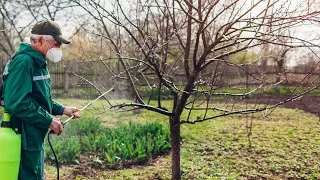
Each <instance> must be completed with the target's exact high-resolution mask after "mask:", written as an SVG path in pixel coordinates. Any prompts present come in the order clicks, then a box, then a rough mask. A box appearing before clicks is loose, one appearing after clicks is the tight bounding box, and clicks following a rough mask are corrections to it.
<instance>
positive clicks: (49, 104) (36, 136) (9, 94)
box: [2, 43, 64, 151]
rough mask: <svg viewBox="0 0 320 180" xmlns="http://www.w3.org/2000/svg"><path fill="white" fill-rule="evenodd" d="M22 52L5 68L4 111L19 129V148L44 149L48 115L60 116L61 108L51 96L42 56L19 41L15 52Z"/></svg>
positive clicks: (3, 86) (48, 78)
mask: <svg viewBox="0 0 320 180" xmlns="http://www.w3.org/2000/svg"><path fill="white" fill-rule="evenodd" d="M21 51H23V53H21V54H20V53H18V55H16V57H15V58H14V59H12V60H11V61H10V62H8V63H7V65H6V67H5V70H4V74H3V81H2V84H3V85H2V91H3V97H4V106H5V109H4V110H5V112H8V113H10V114H11V118H10V121H11V124H12V126H13V128H18V129H19V131H20V132H21V142H22V144H21V145H22V149H25V150H28V151H39V150H42V149H43V141H44V138H45V136H46V134H47V132H48V128H49V126H50V123H51V121H52V118H53V117H52V116H51V115H62V114H63V110H64V107H63V106H62V105H61V104H59V103H57V102H54V101H52V99H51V85H50V75H49V72H48V69H47V62H46V60H45V58H44V57H43V56H42V55H41V54H40V53H39V52H38V51H36V50H34V49H33V48H32V46H30V45H29V44H25V43H21V44H20V47H19V50H18V51H17V52H21ZM17 52H16V53H17Z"/></svg>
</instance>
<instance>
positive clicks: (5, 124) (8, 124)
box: [1, 121, 11, 128]
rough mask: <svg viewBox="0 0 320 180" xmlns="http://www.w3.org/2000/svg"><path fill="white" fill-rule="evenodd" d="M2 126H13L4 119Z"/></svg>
mask: <svg viewBox="0 0 320 180" xmlns="http://www.w3.org/2000/svg"><path fill="white" fill-rule="evenodd" d="M1 127H6V128H11V123H10V122H5V121H3V122H2V123H1Z"/></svg>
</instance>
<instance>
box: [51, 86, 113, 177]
mask: <svg viewBox="0 0 320 180" xmlns="http://www.w3.org/2000/svg"><path fill="white" fill-rule="evenodd" d="M111 91H114V89H113V88H111V89H109V90H108V91H106V92H104V93H102V94H101V95H100V96H99V97H97V98H96V99H95V100H93V101H91V102H89V103H88V104H87V105H85V106H84V107H83V108H82V109H80V111H83V110H85V109H87V108H88V107H89V106H91V105H92V104H93V103H94V102H96V101H97V100H98V99H100V98H102V97H103V96H104V95H106V94H108V93H109V92H111ZM73 118H74V116H71V117H69V118H68V119H67V120H65V121H64V122H62V123H61V124H62V126H63V127H64V125H65V124H67V123H68V122H69V121H70V120H71V119H73ZM53 133H54V132H53V130H50V131H49V134H48V142H49V145H50V148H51V150H52V152H53V155H54V157H55V161H56V168H57V180H59V179H60V178H59V163H58V159H57V156H56V153H55V152H54V150H53V147H52V145H51V142H50V135H51V134H53Z"/></svg>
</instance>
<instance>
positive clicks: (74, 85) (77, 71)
mask: <svg viewBox="0 0 320 180" xmlns="http://www.w3.org/2000/svg"><path fill="white" fill-rule="evenodd" d="M6 63H7V59H4V58H2V59H0V64H1V68H0V73H1V74H2V73H3V69H4V67H5V65H6ZM215 66H217V65H215V64H213V65H212V67H211V68H210V67H209V68H207V70H206V71H205V72H203V73H202V74H201V75H200V76H201V78H202V80H204V81H207V82H210V81H211V79H210V78H212V76H211V75H209V74H210V73H211V74H212V72H210V70H211V71H212V70H214V69H219V72H218V71H217V72H215V73H217V74H220V75H221V78H220V79H219V81H217V82H216V84H215V85H224V84H237V85H247V86H250V85H255V84H257V83H258V81H255V80H254V78H252V77H251V76H249V73H250V74H253V75H257V76H259V77H261V76H263V78H264V79H266V80H269V81H271V82H272V81H274V82H275V79H276V77H278V75H279V73H278V72H277V70H276V69H277V68H275V67H269V68H267V69H265V68H264V70H263V71H264V74H262V73H261V72H263V71H262V70H261V69H260V68H261V67H259V66H244V67H242V68H239V67H232V66H221V67H219V68H215ZM48 68H49V71H50V76H51V83H52V84H51V86H52V96H53V97H71V98H86V97H89V98H91V97H95V96H97V95H98V93H99V92H98V91H97V90H96V89H101V90H104V89H108V88H110V87H111V86H114V85H117V88H118V89H117V91H118V93H117V94H118V95H119V97H118V98H123V97H126V96H127V95H128V86H129V85H128V84H126V83H123V82H120V81H118V82H116V84H115V81H114V80H112V77H113V74H112V73H111V72H110V71H112V70H114V69H115V68H117V64H116V63H115V61H113V60H109V61H108V60H107V61H106V62H102V61H87V62H77V61H63V62H60V63H51V62H48ZM309 71H310V67H306V68H305V69H303V70H302V69H301V68H300V69H299V68H296V69H293V70H291V71H288V72H286V73H283V74H282V77H281V78H282V79H285V78H287V80H286V81H283V83H282V84H283V85H297V83H300V81H301V80H302V79H303V78H305V76H306V74H307V73H308V72H309ZM319 75H320V72H319V71H318V70H316V71H313V72H312V73H310V76H309V79H310V78H316V77H319ZM152 76H153V77H152ZM150 77H151V78H150ZM288 77H289V78H288ZM173 78H174V79H173V80H174V81H175V82H177V84H178V85H179V84H180V85H181V84H184V83H185V82H186V79H185V75H184V74H183V72H180V73H179V72H178V71H176V72H175V76H174V77H173ZM148 80H149V81H150V83H154V82H155V81H156V78H155V75H154V74H149V79H148ZM89 82H90V83H89ZM137 85H138V86H140V87H143V86H146V84H145V83H144V82H142V81H138V82H137ZM124 94H126V95H124Z"/></svg>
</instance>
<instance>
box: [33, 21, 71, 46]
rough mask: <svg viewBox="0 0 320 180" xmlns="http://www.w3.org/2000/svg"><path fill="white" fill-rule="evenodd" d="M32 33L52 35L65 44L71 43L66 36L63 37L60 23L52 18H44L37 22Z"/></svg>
mask: <svg viewBox="0 0 320 180" xmlns="http://www.w3.org/2000/svg"><path fill="white" fill-rule="evenodd" d="M31 33H32V34H38V35H51V36H53V38H54V39H55V40H56V41H58V42H60V43H63V44H69V43H70V41H68V40H67V39H66V38H64V37H62V33H61V29H60V27H59V25H58V24H57V23H56V22H54V21H51V20H44V21H39V22H37V23H36V24H35V25H34V26H33V27H32V30H31Z"/></svg>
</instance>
